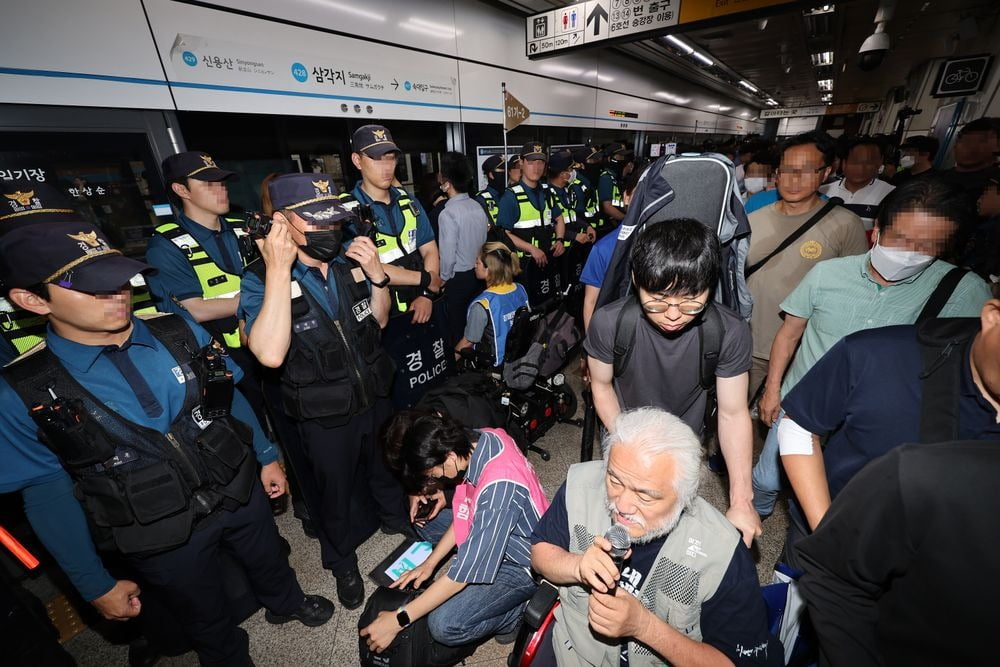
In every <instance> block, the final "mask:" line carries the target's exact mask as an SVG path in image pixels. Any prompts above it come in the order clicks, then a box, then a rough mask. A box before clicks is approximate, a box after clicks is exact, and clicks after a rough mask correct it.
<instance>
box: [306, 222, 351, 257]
mask: <svg viewBox="0 0 1000 667" xmlns="http://www.w3.org/2000/svg"><path fill="white" fill-rule="evenodd" d="M303 233H304V234H305V237H306V244H305V245H302V246H299V247H300V248H302V252H304V253H305V254H307V255H309V256H310V257H312V258H313V259H318V260H319V261H321V262H329V261H330V260H331V259H333V258H334V257H336V256H337V255H339V254H340V246H341V243H342V242H343V237H344V232H343V230H342V229H324V230H321V231H318V232H303Z"/></svg>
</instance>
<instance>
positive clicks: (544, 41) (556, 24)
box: [525, 0, 796, 58]
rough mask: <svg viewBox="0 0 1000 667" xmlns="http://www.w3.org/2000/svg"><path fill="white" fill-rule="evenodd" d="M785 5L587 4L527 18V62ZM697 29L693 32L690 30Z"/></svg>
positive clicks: (694, 0)
mask: <svg viewBox="0 0 1000 667" xmlns="http://www.w3.org/2000/svg"><path fill="white" fill-rule="evenodd" d="M791 4H796V2H794V1H789V0H588V1H587V2H578V3H576V4H572V5H568V6H566V7H563V8H562V9H554V10H550V11H547V12H541V13H539V14H534V15H532V16H529V17H527V19H526V21H527V23H526V30H527V32H526V43H525V53H526V55H527V56H528V57H529V58H538V57H544V56H547V55H552V54H553V53H555V52H558V51H565V50H567V49H577V48H583V47H586V46H592V45H596V44H597V43H598V42H608V41H625V40H628V41H632V40H637V39H645V38H647V37H649V36H652V35H653V34H655V33H658V32H663V31H665V30H667V29H669V28H673V27H675V26H685V27H688V26H691V25H692V24H704V23H709V22H712V21H715V20H718V19H723V18H726V17H728V16H732V15H734V14H742V13H744V12H755V11H757V10H766V9H770V8H775V7H781V6H783V5H791ZM692 27H696V26H692Z"/></svg>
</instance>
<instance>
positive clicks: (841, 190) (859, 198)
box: [819, 178, 896, 230]
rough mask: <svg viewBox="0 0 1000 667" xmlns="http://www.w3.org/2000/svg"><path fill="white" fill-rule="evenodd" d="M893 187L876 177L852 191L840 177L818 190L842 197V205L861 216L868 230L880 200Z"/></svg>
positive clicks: (873, 221) (830, 195)
mask: <svg viewBox="0 0 1000 667" xmlns="http://www.w3.org/2000/svg"><path fill="white" fill-rule="evenodd" d="M895 189H896V186H894V185H890V184H889V183H886V182H885V181H883V180H879V179H878V178H876V179H874V180H873V181H872V182H871V183H869V184H868V185H866V186H865V187H863V188H861V189H860V190H858V191H857V192H854V193H852V192H851V191H850V190H848V189H847V188H846V187H845V185H844V179H843V178H841V179H840V180H837V181H834V182H833V183H827V184H826V185H821V186H820V188H819V191H820V192H822V193H823V194H825V195H826V196H827V197H840V198H841V199H843V200H844V207H845V208H847V210H849V211H850V212H851V213H854V214H855V215H856V216H858V217H859V218H861V222H863V223H865V230H870V229H871V228H872V226H873V225H874V224H875V218H877V217H878V211H879V206H880V205H881V204H882V200H883V199H885V196H886V195H887V194H889V193H890V192H892V191H893V190H895Z"/></svg>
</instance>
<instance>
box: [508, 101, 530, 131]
mask: <svg viewBox="0 0 1000 667" xmlns="http://www.w3.org/2000/svg"><path fill="white" fill-rule="evenodd" d="M503 107H504V109H503V128H504V129H505V130H506V131H508V132H510V131H511V130H513V129H514V128H515V127H517V126H518V125H520V124H521V123H523V122H524V121H526V120H528V116H530V115H531V112H530V111H529V110H528V107H526V106H524V105H523V104H521V102H520V101H518V99H517V98H516V97H514V96H513V95H511V94H510V93H508V92H505V93H504V97H503Z"/></svg>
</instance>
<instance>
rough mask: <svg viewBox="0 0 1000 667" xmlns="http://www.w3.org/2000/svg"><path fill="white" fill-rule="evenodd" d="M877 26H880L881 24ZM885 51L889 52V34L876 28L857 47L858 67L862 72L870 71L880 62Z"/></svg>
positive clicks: (883, 58) (883, 57)
mask: <svg viewBox="0 0 1000 667" xmlns="http://www.w3.org/2000/svg"><path fill="white" fill-rule="evenodd" d="M879 28H882V25H881V24H880V25H879ZM887 53H889V35H887V34H885V33H884V32H882V31H881V30H880V29H876V31H875V32H874V33H872V34H871V35H869V36H868V39H866V40H865V41H864V44H862V45H861V48H860V49H858V67H859V68H860V69H861V70H862V71H864V72H870V71H872V70H873V69H875V68H876V67H878V66H879V65H881V64H882V61H883V60H885V56H886V54H887Z"/></svg>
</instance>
